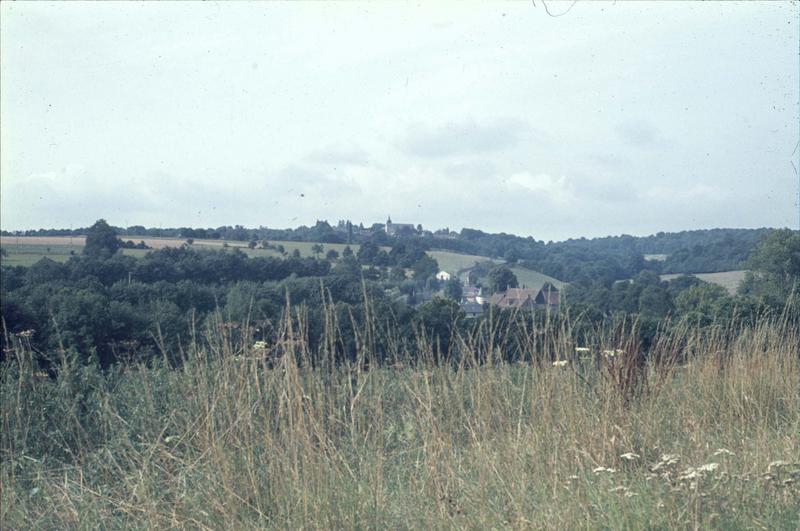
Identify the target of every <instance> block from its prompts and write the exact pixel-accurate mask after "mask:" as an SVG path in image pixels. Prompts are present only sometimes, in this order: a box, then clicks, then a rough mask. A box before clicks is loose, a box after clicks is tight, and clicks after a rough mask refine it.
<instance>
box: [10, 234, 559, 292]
mask: <svg viewBox="0 0 800 531" xmlns="http://www.w3.org/2000/svg"><path fill="white" fill-rule="evenodd" d="M122 239H124V240H131V241H133V242H135V243H139V242H140V241H143V242H144V243H145V244H146V245H148V246H149V247H151V248H153V249H163V248H165V247H180V246H181V245H185V244H186V240H184V239H178V238H152V237H151V238H137V237H125V236H123V237H122ZM85 240H86V238H85V237H84V236H73V237H70V236H19V237H16V236H2V237H0V245H2V247H3V249H5V250H6V251H7V252H8V256H5V257H3V258H2V263H3V265H23V266H30V265H32V264H34V263H36V262H37V261H39V260H40V259H41V258H43V257H45V256H46V257H47V258H50V259H51V260H55V261H57V262H66V261H67V260H68V259H69V257H70V256H71V255H70V253H71V252H72V253H74V254H79V253H80V252H81V250H82V249H83V245H84V243H85ZM269 243H270V245H271V246H272V247H271V248H269V249H261V248H257V249H250V248H248V246H247V244H248V242H245V241H223V240H194V241H193V243H192V247H193V248H195V249H222V248H223V246H225V244H227V246H228V247H235V248H237V249H240V250H241V251H243V252H244V253H245V254H247V255H248V256H251V257H255V256H275V257H280V256H281V253H280V252H278V251H277V250H276V249H275V247H277V246H278V245H282V246H283V248H284V251H285V252H286V253H288V254H291V253H292V252H294V251H295V249H296V250H298V251H299V252H300V255H301V256H314V252H313V251H312V248H313V247H314V245H316V244H315V243H313V242H289V241H270V242H269ZM321 245H322V249H323V251H322V255H321V256H324V255H325V253H327V252H328V251H329V250H331V249H333V250H335V251H336V252H338V253H339V254H340V255H341V254H342V252H343V251H344V248H345V247H347V245H346V244H343V243H323V244H321ZM350 248H351V249H352V250H353V252H354V253H357V252H358V249H359V245H357V244H353V245H350ZM386 249H387V250H388V248H386ZM123 252H124V253H125V254H127V255H131V256H136V257H141V256H143V255H144V254H145V253H146V252H147V251H146V250H143V249H124V250H123ZM428 254H429V255H430V256H432V257H433V258H434V259H436V261H437V262H438V263H439V269H440V270H442V271H447V272H448V273H450V274H452V275H456V274H457V273H458V272H459V271H460V272H462V273H463V274H462V275H461V277H462V281H463V280H464V279H465V278H466V273H465V271H467V270H469V269H470V268H472V267H474V266H475V264H477V263H478V262H485V261H487V260H488V261H493V262H497V263H500V261H499V260H493V259H491V258H488V257H486V256H478V255H472V254H461V253H454V252H450V251H436V250H434V251H428ZM511 270H512V271H513V272H514V274H515V275H516V276H517V279H518V280H519V283H520V286H523V285H524V286H526V287H529V288H534V289H536V288H539V287H541V286H542V284H544V283H545V282H551V283H553V285H555V286H556V287H557V288H559V289H560V288H561V287H562V286H563V285H564V283H563V282H562V281H560V280H558V279H555V278H553V277H549V276H547V275H545V274H542V273H539V272H537V271H532V270H530V269H525V268H524V267H520V266H513V267H512V268H511Z"/></svg>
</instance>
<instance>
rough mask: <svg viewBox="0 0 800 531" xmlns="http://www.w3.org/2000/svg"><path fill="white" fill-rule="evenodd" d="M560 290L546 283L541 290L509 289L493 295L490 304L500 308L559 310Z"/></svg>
mask: <svg viewBox="0 0 800 531" xmlns="http://www.w3.org/2000/svg"><path fill="white" fill-rule="evenodd" d="M558 302H559V297H558V289H557V288H556V287H555V286H553V285H552V284H550V283H549V282H546V283H545V284H544V285H543V286H542V287H541V289H530V288H509V289H507V290H506V291H501V292H498V293H495V294H494V295H492V298H491V299H490V300H489V304H491V305H493V306H497V307H499V308H524V309H530V310H534V309H549V310H556V309H558Z"/></svg>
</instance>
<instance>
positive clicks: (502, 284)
mask: <svg viewBox="0 0 800 531" xmlns="http://www.w3.org/2000/svg"><path fill="white" fill-rule="evenodd" d="M517 286H519V282H518V281H517V276H516V275H515V274H514V272H513V271H511V269H509V268H508V267H506V266H504V265H501V266H497V267H495V268H493V269H492V270H491V271H489V289H491V290H492V291H493V292H498V291H505V290H507V289H508V288H516V287H517Z"/></svg>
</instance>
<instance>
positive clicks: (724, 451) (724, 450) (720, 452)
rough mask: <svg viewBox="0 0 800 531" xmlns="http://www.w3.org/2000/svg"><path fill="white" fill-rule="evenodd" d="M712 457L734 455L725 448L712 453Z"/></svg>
mask: <svg viewBox="0 0 800 531" xmlns="http://www.w3.org/2000/svg"><path fill="white" fill-rule="evenodd" d="M714 455H736V454H735V453H733V452H731V451H730V450H728V449H727V448H719V449H717V451H716V452H714Z"/></svg>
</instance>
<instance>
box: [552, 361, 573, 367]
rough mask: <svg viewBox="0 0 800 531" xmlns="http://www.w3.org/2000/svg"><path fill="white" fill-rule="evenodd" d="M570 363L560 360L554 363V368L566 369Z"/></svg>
mask: <svg viewBox="0 0 800 531" xmlns="http://www.w3.org/2000/svg"><path fill="white" fill-rule="evenodd" d="M567 363H569V362H568V361H567V360H558V361H554V362H553V367H565V366H566V365H567Z"/></svg>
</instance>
